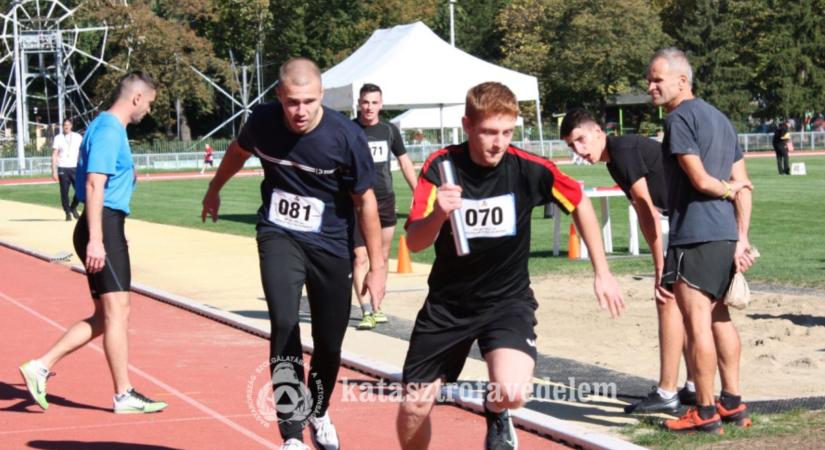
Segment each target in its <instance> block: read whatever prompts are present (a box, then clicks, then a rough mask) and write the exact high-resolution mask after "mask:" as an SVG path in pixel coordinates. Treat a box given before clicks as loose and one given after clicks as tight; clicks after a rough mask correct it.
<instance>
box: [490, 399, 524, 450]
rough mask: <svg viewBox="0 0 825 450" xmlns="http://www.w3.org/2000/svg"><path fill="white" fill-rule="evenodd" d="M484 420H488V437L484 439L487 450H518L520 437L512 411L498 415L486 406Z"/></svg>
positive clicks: (505, 411)
mask: <svg viewBox="0 0 825 450" xmlns="http://www.w3.org/2000/svg"><path fill="white" fill-rule="evenodd" d="M484 418H485V419H487V436H486V437H485V438H484V449H485V450H515V449H517V448H518V437H517V436H516V428H515V427H514V426H513V419H511V418H510V411H509V410H507V409H505V410H504V411H502V412H500V413H498V414H496V413H494V412H492V411H489V410H488V409H487V405H486V404H485V405H484Z"/></svg>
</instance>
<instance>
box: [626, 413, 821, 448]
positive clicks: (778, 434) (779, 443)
mask: <svg viewBox="0 0 825 450" xmlns="http://www.w3.org/2000/svg"><path fill="white" fill-rule="evenodd" d="M752 418H753V427H751V428H747V429H741V428H737V427H735V426H732V425H726V426H725V434H724V435H723V436H713V435H704V434H690V435H679V434H675V433H670V432H667V431H664V430H661V429H660V428H659V426H658V424H656V423H645V422H640V423H639V424H637V425H633V426H630V427H627V428H625V429H623V430H622V434H624V435H625V436H627V437H628V438H629V439H630V440H632V441H633V442H634V443H636V444H638V445H641V446H643V447H647V448H652V449H680V450H693V449H697V450H699V449H702V450H704V449H714V448H726V449H748V450H750V449H762V448H788V449H792V448H811V449H812V448H821V439H822V437H823V435H825V411H803V410H794V411H789V412H785V413H780V414H752Z"/></svg>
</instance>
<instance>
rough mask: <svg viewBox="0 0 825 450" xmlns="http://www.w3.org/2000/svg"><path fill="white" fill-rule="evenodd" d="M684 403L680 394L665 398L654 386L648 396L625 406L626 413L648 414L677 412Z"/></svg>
mask: <svg viewBox="0 0 825 450" xmlns="http://www.w3.org/2000/svg"><path fill="white" fill-rule="evenodd" d="M681 406H682V404H681V403H680V401H679V396H678V395H674V396H673V398H671V399H666V398H663V397H662V396H661V395H659V391H658V388H657V387H656V386H653V388H651V389H650V393H649V394H647V397H645V398H644V399H642V400H641V401H639V402H637V403H634V404H632V405H628V406H626V407H625V408H624V412H625V414H648V413H668V414H676V413H677V412H678V411H679V408H681Z"/></svg>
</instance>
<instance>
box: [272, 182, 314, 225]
mask: <svg viewBox="0 0 825 450" xmlns="http://www.w3.org/2000/svg"><path fill="white" fill-rule="evenodd" d="M323 216H324V202H323V201H321V200H319V199H317V198H314V197H304V196H301V195H297V194H290V193H288V192H284V191H282V190H280V189H273V190H272V199H271V200H270V202H269V221H270V222H272V223H274V224H276V225H279V226H281V227H284V228H286V229H289V230H294V231H304V232H310V233H317V232H319V231H321V218H322V217H323Z"/></svg>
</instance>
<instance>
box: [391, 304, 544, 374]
mask: <svg viewBox="0 0 825 450" xmlns="http://www.w3.org/2000/svg"><path fill="white" fill-rule="evenodd" d="M536 308H538V303H536V300H535V298H533V297H532V296H531V297H527V298H514V299H508V300H506V301H502V302H500V303H498V304H497V305H495V306H493V307H490V308H488V309H486V310H484V311H483V312H482V313H480V314H479V313H477V312H475V311H474V310H473V309H471V308H467V307H456V306H451V305H445V304H443V303H440V302H438V303H437V302H431V301H430V299H427V301H426V302H424V306H423V307H422V308H421V311H419V312H418V317H417V318H416V319H415V327H414V328H413V332H412V337H411V338H410V346H409V349H408V350H407V358H406V360H405V361H404V374H403V381H404V383H431V382H433V381H435V380H437V379H439V378H441V379H443V380H444V381H446V382H448V383H449V382H453V381H456V380H457V379H458V376H459V374H461V370H462V369H463V368H464V362H465V361H466V359H467V355H469V353H470V349H471V347H472V345H473V342H475V341H476V340H478V347H479V349H480V350H481V354H482V355H486V354H487V353H488V352H490V351H492V350H496V349H500V348H511V349H515V350H519V351H522V352H524V353H526V354H528V355H530V357H531V358H533V360H534V361H535V360H536V333H535V330H534V328H535V326H536V323H537V322H536Z"/></svg>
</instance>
